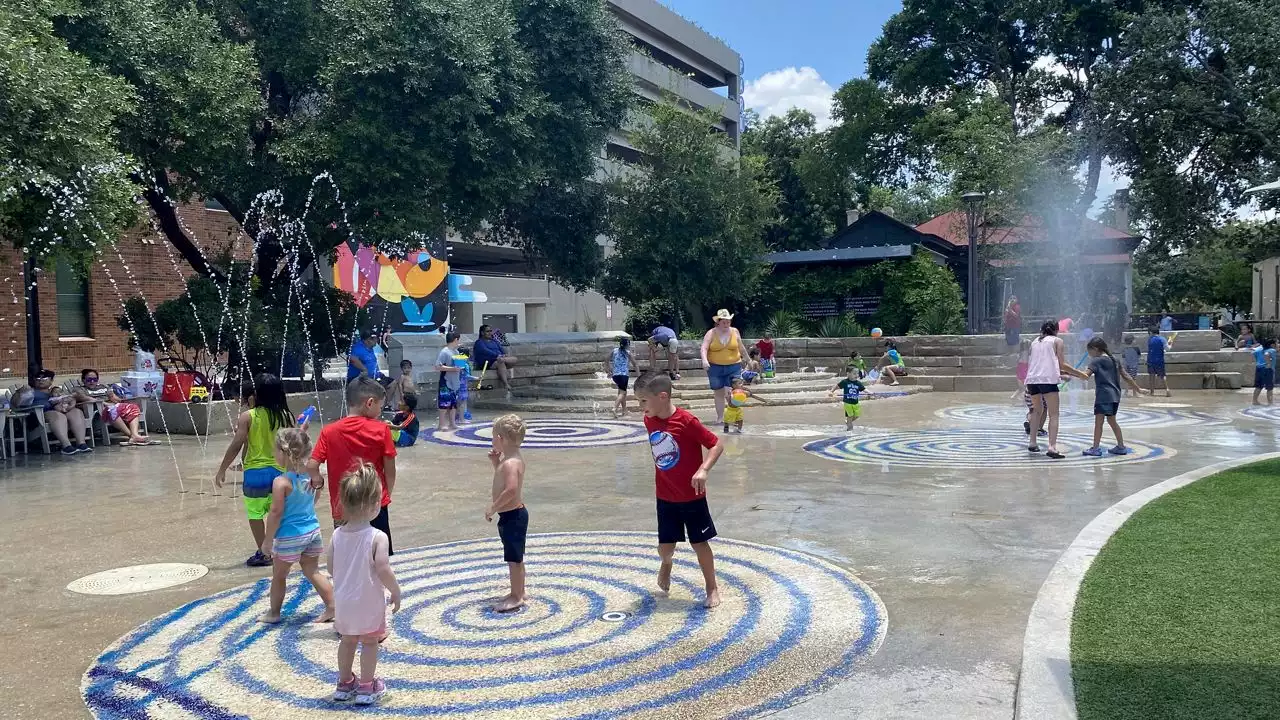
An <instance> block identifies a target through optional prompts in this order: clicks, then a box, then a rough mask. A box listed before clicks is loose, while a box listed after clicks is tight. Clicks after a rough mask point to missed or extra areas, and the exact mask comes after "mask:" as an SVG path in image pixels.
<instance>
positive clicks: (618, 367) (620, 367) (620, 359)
mask: <svg viewBox="0 0 1280 720" xmlns="http://www.w3.org/2000/svg"><path fill="white" fill-rule="evenodd" d="M630 374H631V364H630V362H628V360H627V354H626V353H625V352H624V351H623V350H622V348H614V350H613V376H614V377H620V376H622V375H630Z"/></svg>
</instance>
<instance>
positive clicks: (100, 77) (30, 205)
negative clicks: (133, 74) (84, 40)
mask: <svg viewBox="0 0 1280 720" xmlns="http://www.w3.org/2000/svg"><path fill="white" fill-rule="evenodd" d="M65 11H66V6H64V5H62V4H60V3H55V2H53V1H52V0H36V1H35V2H12V1H11V0H4V1H3V2H0V236H3V237H4V238H5V239H6V240H7V241H8V242H10V243H12V244H13V245H14V246H15V247H18V248H22V249H24V250H25V251H26V252H27V253H29V254H30V255H31V256H32V257H35V258H37V259H39V258H42V257H44V256H48V255H53V254H57V255H59V256H62V257H65V258H67V259H68V260H70V261H71V262H72V264H73V265H76V266H78V267H81V268H83V267H85V266H87V265H88V263H89V262H90V261H91V260H92V258H93V255H94V253H93V246H94V245H97V246H105V245H107V244H110V243H114V242H115V240H116V238H117V237H118V235H119V232H120V231H121V230H122V229H124V228H125V227H127V226H128V225H129V224H130V223H131V222H132V221H133V219H134V218H135V217H136V214H137V207H136V205H135V204H134V201H133V188H132V183H131V182H130V181H129V176H128V172H129V168H130V164H131V162H132V161H131V160H130V158H129V157H128V156H127V155H125V154H124V153H122V152H120V150H119V145H118V137H117V134H116V123H117V122H118V121H119V120H120V119H121V118H122V117H125V116H128V115H129V114H131V113H132V112H134V110H135V105H134V96H133V93H132V91H131V89H130V88H129V86H128V84H126V83H125V82H123V81H122V80H119V79H117V78H113V77H111V76H110V75H108V74H107V73H105V72H103V71H102V70H101V69H99V68H96V67H94V66H92V65H91V64H90V63H89V62H88V61H87V60H86V59H85V58H83V57H81V56H78V55H76V54H74V53H72V52H71V51H69V50H68V49H67V47H66V44H65V43H64V42H63V41H62V40H61V39H60V38H59V37H58V36H57V35H56V34H55V33H54V26H53V17H54V16H55V15H57V14H59V13H60V12H65ZM85 237H87V238H88V240H89V242H88V243H86V242H73V241H72V240H79V239H80V238H85Z"/></svg>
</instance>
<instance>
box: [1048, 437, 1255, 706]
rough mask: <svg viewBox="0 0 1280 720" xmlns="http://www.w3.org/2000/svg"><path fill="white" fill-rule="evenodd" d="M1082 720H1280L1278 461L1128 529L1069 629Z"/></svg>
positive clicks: (1198, 491)
mask: <svg viewBox="0 0 1280 720" xmlns="http://www.w3.org/2000/svg"><path fill="white" fill-rule="evenodd" d="M1071 670H1072V675H1073V677H1074V680H1075V693H1076V704H1077V706H1078V709H1079V714H1080V718H1081V720H1101V719H1104V718H1105V719H1106V720H1128V719H1131V718H1144V719H1145V718H1151V719H1153V720H1154V719H1155V718H1159V719H1160V720H1180V719H1183V718H1185V719H1186V720H1193V719H1194V720H1218V719H1221V720H1228V719H1229V720H1249V719H1253V718H1280V460H1273V461H1268V462H1263V463H1256V464H1253V465H1248V466H1244V467H1240V468H1237V469H1234V470H1230V471H1228V472H1224V473H1220V474H1218V475H1213V476H1210V477H1208V478H1205V479H1203V480H1200V481H1198V482H1195V483H1192V484H1191V485H1189V486H1187V487H1184V488H1181V489H1179V490H1176V491H1174V492H1172V493H1169V494H1168V495H1165V496H1164V497H1161V498H1158V499H1156V500H1155V501H1153V502H1151V503H1150V504H1148V505H1147V506H1146V507H1144V508H1142V509H1141V510H1139V511H1138V512H1137V513H1135V514H1134V515H1133V517H1131V518H1129V520H1128V522H1126V523H1125V524H1124V526H1123V527H1121V528H1120V531H1119V532H1117V533H1116V534H1115V535H1114V536H1112V538H1111V540H1110V541H1109V542H1108V543H1107V545H1106V547H1104V548H1103V549H1102V552H1101V553H1099V554H1098V557H1097V558H1096V559H1095V560H1094V562H1093V565H1092V567H1090V568H1089V572H1088V573H1087V574H1086V575H1085V578H1084V583H1083V585H1082V586H1081V588H1080V595H1079V597H1078V598H1077V599H1076V608H1075V616H1074V618H1073V619H1072V625H1071Z"/></svg>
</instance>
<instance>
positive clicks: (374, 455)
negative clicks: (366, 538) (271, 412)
mask: <svg viewBox="0 0 1280 720" xmlns="http://www.w3.org/2000/svg"><path fill="white" fill-rule="evenodd" d="M385 395H386V391H385V390H383V389H382V386H381V385H379V384H378V382H377V381H376V380H373V379H372V378H368V377H358V378H356V379H354V380H352V381H351V382H350V383H347V416H346V417H344V418H342V419H341V420H339V421H337V422H334V423H330V424H328V425H325V426H324V429H323V430H321V431H320V439H319V440H317V441H316V446H315V449H314V450H312V451H311V460H310V461H309V462H308V463H307V472H308V473H309V474H310V475H311V483H312V487H314V488H315V489H317V490H319V489H320V488H321V487H323V485H324V478H323V477H322V476H321V475H320V463H326V464H327V466H328V468H327V472H328V475H329V509H330V511H332V513H333V526H334V527H338V526H339V525H341V524H342V523H343V522H344V521H343V518H342V503H341V501H339V499H338V487H339V485H341V484H342V477H343V476H344V475H346V474H347V473H349V472H351V471H352V470H355V469H356V468H357V467H359V465H360V463H361V462H367V463H369V464H370V465H373V467H374V468H375V469H376V470H377V471H378V477H379V478H380V479H381V480H382V509H381V510H380V511H379V512H378V516H377V517H375V518H374V519H373V520H371V521H369V524H370V525H372V526H374V527H376V528H378V529H379V530H381V531H382V532H384V533H386V535H387V554H388V555H390V554H392V546H391V520H390V518H389V517H388V515H387V506H388V505H390V504H391V491H392V490H394V489H395V486H396V444H395V443H394V442H393V441H392V440H391V427H390V426H389V425H387V424H386V423H384V422H382V419H381V418H382V400H383V398H384V397H385Z"/></svg>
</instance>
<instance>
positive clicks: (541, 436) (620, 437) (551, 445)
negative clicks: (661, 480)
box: [422, 418, 649, 450]
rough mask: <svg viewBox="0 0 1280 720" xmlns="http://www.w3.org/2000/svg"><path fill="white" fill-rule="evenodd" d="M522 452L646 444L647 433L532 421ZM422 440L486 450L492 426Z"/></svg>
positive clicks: (595, 423) (611, 424) (605, 424)
mask: <svg viewBox="0 0 1280 720" xmlns="http://www.w3.org/2000/svg"><path fill="white" fill-rule="evenodd" d="M525 425H526V426H527V427H528V429H527V430H526V431H525V436H524V444H523V445H522V447H523V448H524V449H526V450H530V449H532V450H567V449H572V448H592V447H606V446H610V445H630V444H631V443H639V442H648V440H649V433H648V432H647V431H646V430H645V429H644V425H643V424H641V423H633V422H621V421H617V420H580V419H576V418H565V419H555V418H553V419H542V418H538V419H533V420H526V421H525ZM422 439H423V440H427V441H429V442H433V443H439V444H441V445H457V446H462V447H484V448H487V447H489V446H490V444H491V443H492V442H493V423H491V422H484V423H476V424H474V425H464V426H462V427H460V428H458V429H457V430H453V431H450V432H438V431H436V430H427V431H426V432H424V433H422Z"/></svg>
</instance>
